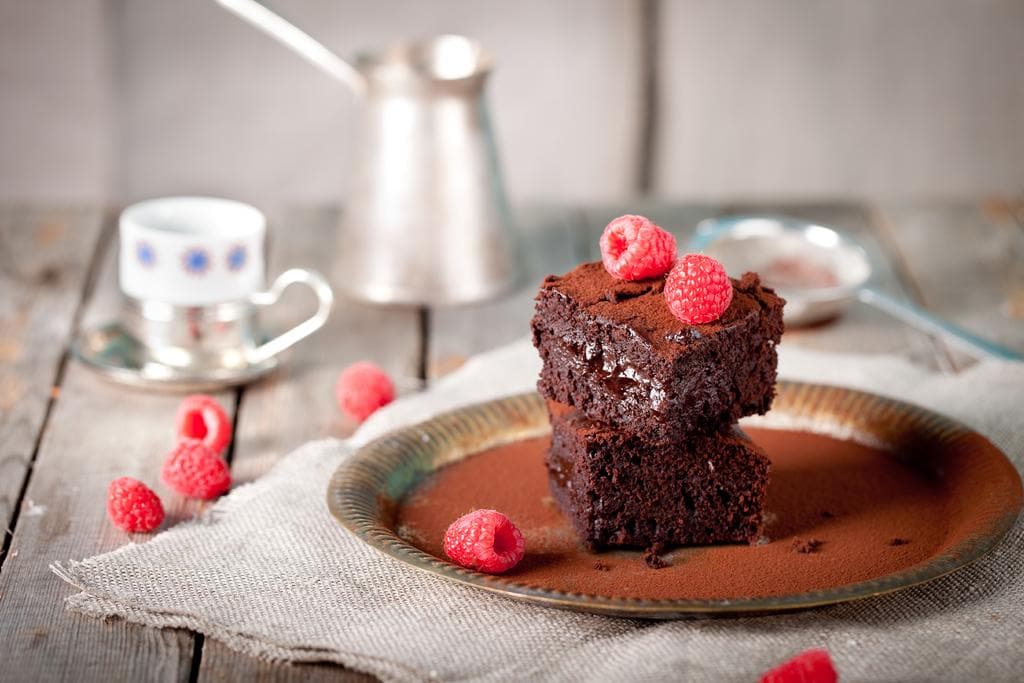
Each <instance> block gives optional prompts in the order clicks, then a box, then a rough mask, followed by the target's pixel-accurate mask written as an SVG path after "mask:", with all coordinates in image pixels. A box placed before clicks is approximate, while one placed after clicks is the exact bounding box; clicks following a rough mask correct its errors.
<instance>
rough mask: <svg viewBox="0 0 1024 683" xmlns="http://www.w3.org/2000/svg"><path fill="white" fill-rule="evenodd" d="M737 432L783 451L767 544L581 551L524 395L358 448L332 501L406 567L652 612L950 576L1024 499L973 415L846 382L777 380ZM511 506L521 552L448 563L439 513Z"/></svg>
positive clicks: (768, 601)
mask: <svg viewBox="0 0 1024 683" xmlns="http://www.w3.org/2000/svg"><path fill="white" fill-rule="evenodd" d="M744 428H745V429H747V431H748V432H749V433H750V434H751V436H752V437H753V439H754V440H755V441H756V442H758V443H760V444H761V445H762V446H763V447H764V448H765V450H766V451H767V453H768V456H769V458H770V459H771V460H772V479H771V482H770V484H769V488H768V501H767V514H766V520H767V521H766V530H765V533H766V538H765V540H764V542H763V543H759V544H756V545H752V546H746V545H721V546H710V547H702V548H681V549H677V550H673V551H671V552H669V553H667V554H666V555H665V556H664V559H665V560H666V562H667V564H668V566H667V567H665V568H662V569H657V570H655V569H651V568H650V567H648V566H647V565H646V564H645V562H644V560H643V559H642V558H641V554H640V553H639V552H634V551H615V552H608V553H600V554H593V553H588V552H587V551H586V550H585V549H583V548H582V546H580V544H579V542H578V541H577V540H576V537H575V534H574V533H573V532H572V530H571V527H569V525H568V522H567V521H566V520H565V519H564V517H562V515H561V513H560V512H559V511H558V509H557V508H556V506H555V505H554V504H553V501H552V500H551V499H550V497H549V496H548V495H547V483H546V472H545V470H544V466H543V454H544V449H545V447H546V443H547V438H548V435H549V433H550V427H549V425H548V418H547V412H546V409H545V406H544V402H543V401H542V400H541V398H540V397H539V396H537V395H536V394H525V395H521V396H515V397H511V398H507V399H502V400H498V401H492V402H489V403H484V404H480V405H475V406H470V407H467V408H463V409H461V410H457V411H454V412H451V413H447V414H445V415H441V416H439V417H437V418H434V419H432V420H429V421H428V422H425V423H423V424H419V425H414V426H411V427H407V428H404V429H400V430H398V431H395V432H393V433H391V434H389V435H387V436H385V437H382V438H381V439H379V440H377V441H374V442H373V443H370V444H368V445H367V446H365V447H363V448H362V449H360V450H359V451H358V452H357V453H355V454H354V455H353V456H352V457H351V458H349V459H348V460H347V461H346V462H345V463H344V464H343V465H342V466H341V467H339V468H338V470H337V471H336V472H335V474H334V476H333V477H332V479H331V482H330V485H329V487H328V491H327V501H328V505H329V507H330V510H331V512H332V513H333V514H334V516H335V517H336V518H337V519H338V521H340V522H341V524H342V525H343V526H345V527H346V528H347V529H349V530H350V531H352V532H353V533H355V534H356V535H357V536H359V537H360V538H362V539H363V540H364V541H366V542H367V543H368V544H370V545H371V546H373V547H374V548H376V549H378V550H380V551H382V552H384V553H386V554H388V555H391V556H392V557H394V558H397V559H399V560H401V561H403V562H406V563H407V564H409V565H410V566H412V567H416V568H417V569H420V570H423V571H426V572H430V573H433V574H436V575H439V576H442V577H445V578H447V579H451V580H453V581H458V582H460V583H464V584H469V585H472V586H477V587H479V588H483V589H485V590H488V591H492V592H495V593H500V594H502V595H505V596H508V597H510V598H514V599H518V600H525V601H530V602H537V603H542V604H547V605H552V606H556V607H563V608H569V609H575V610H581V611H587V612H596V613H602V614H612V615H620V616H630V617H642V618H675V617H683V616H692V615H697V614H741V613H753V612H775V611H780V610H789V609H800V608H806V607H814V606H818V605H826V604H831V603H837V602H844V601H848V600H855V599H859V598H865V597H868V596H872V595H879V594H881V593H888V592H891V591H895V590H899V589H901V588H906V587H908V586H912V585H915V584H919V583H922V582H924V581H928V580H930V579H934V578H936V577H938V576H942V575H944V574H947V573H949V572H952V571H954V570H956V569H958V568H960V567H963V566H965V565H967V564H968V563H970V562H972V561H973V560H976V559H977V558H979V557H981V556H982V555H984V554H985V553H986V552H988V551H989V550H990V549H991V548H992V547H993V546H994V545H995V544H996V543H997V542H998V541H999V539H1000V538H1002V537H1003V535H1004V534H1005V533H1006V532H1007V531H1008V530H1009V529H1010V527H1011V525H1012V524H1013V522H1014V520H1015V519H1016V518H1017V515H1018V514H1019V512H1020V510H1021V505H1022V492H1021V482H1020V477H1019V475H1018V474H1017V471H1016V470H1015V469H1014V467H1013V465H1011V464H1010V462H1009V461H1008V460H1007V459H1006V457H1005V456H1004V455H1003V454H1002V453H1001V452H1000V451H999V450H998V449H996V448H995V447H994V446H993V445H992V444H991V443H990V442H989V441H988V440H986V439H985V438H984V437H982V436H980V435H979V434H977V433H975V432H973V431H971V430H970V429H968V428H967V427H965V426H963V425H961V424H959V423H957V422H955V421H953V420H950V419H948V418H945V417H942V416H941V415H937V414H935V413H933V412H930V411H928V410H925V409H923V408H918V407H915V406H911V405H907V404H904V403H900V402H898V401H893V400H890V399H885V398H881V397H879V396H874V395H871V394H866V393H862V392H857V391H852V390H848V389H842V388H836V387H826V386H818V385H810V384H800V383H788V382H781V383H780V384H779V391H778V396H777V397H776V399H775V403H774V406H773V408H772V411H771V413H770V414H769V415H768V416H766V417H763V418H757V419H755V420H752V421H749V422H745V423H744ZM474 507H494V508H497V509H501V510H502V511H504V512H506V513H507V514H509V516H510V517H512V518H513V520H515V521H516V523H517V524H518V525H519V526H520V528H521V529H522V530H523V533H524V536H525V537H526V542H527V557H526V558H525V559H524V560H523V562H522V563H521V564H520V565H519V566H517V567H516V568H515V569H514V570H512V571H511V572H510V573H508V574H506V575H502V576H488V575H486V574H481V573H478V572H474V571H469V570H466V569H463V568H461V567H458V566H456V565H453V564H451V563H450V562H447V561H446V560H444V559H443V558H442V553H441V551H440V547H441V545H440V544H441V537H442V535H443V533H444V528H445V526H446V524H447V523H448V522H449V521H451V520H454V519H455V517H456V516H458V515H459V514H461V513H463V512H465V511H467V510H468V509H472V508H474Z"/></svg>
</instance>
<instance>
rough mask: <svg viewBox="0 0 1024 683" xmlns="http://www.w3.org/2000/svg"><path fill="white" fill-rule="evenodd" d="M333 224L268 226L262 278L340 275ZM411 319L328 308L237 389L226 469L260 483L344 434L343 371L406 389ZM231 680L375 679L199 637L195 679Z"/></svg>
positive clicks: (301, 304) (274, 317)
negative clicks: (357, 365) (312, 329)
mask: <svg viewBox="0 0 1024 683" xmlns="http://www.w3.org/2000/svg"><path fill="white" fill-rule="evenodd" d="M339 217H340V213H339V212H338V211H337V210H333V209H329V208H322V209H309V210H301V211H299V210H292V211H289V212H288V215H287V217H286V219H285V221H284V224H282V225H280V226H272V228H271V235H272V239H271V243H270V253H269V262H270V264H269V270H268V272H269V273H271V274H276V273H278V272H280V271H282V270H284V269H286V268H289V267H295V266H297V267H304V268H312V269H315V270H318V271H320V272H321V273H323V274H324V275H327V276H332V275H333V276H334V277H343V276H344V274H341V273H336V272H335V267H334V266H335V261H336V255H337V254H338V251H339V250H340V249H343V248H345V245H343V244H341V243H339V242H338V239H337V230H336V227H337V224H338V220H339ZM294 289H296V290H298V289H299V288H294ZM311 299H312V297H311V295H309V294H308V293H307V292H301V291H290V292H288V294H287V295H286V298H285V299H284V300H282V302H281V304H280V305H279V306H277V307H275V308H274V309H273V310H271V311H268V313H269V315H268V316H266V317H267V321H266V322H267V324H268V326H270V327H272V328H277V329H282V328H283V327H284V326H286V325H287V324H289V321H291V323H294V322H295V321H297V320H298V319H299V318H300V317H302V316H304V315H306V313H305V312H306V311H312V309H313V303H312V301H311ZM419 320H420V318H419V311H418V310H417V309H415V308H409V307H380V306H368V305H363V304H357V303H355V302H351V301H345V300H340V301H338V302H336V304H335V308H334V310H333V311H332V312H331V317H330V319H329V321H328V323H327V325H326V326H325V327H324V328H323V329H321V330H320V331H318V332H317V333H316V334H314V335H313V336H312V337H310V338H309V339H307V340H306V341H304V342H301V343H300V344H299V345H298V346H297V347H295V348H294V349H293V350H292V351H291V352H290V353H289V355H288V358H287V361H286V362H285V363H284V365H283V366H282V367H281V368H280V369H279V370H278V371H277V372H275V373H274V374H273V375H272V376H270V377H268V378H267V379H266V380H264V381H262V382H259V383H257V384H254V385H251V386H249V387H247V388H246V389H245V390H244V391H243V393H242V397H241V403H240V408H239V414H238V419H237V422H236V433H235V447H234V457H233V459H232V465H231V468H232V475H233V477H234V479H235V481H236V482H237V483H242V482H246V481H251V480H252V479H255V478H256V477H259V476H260V475H262V474H264V473H265V472H266V471H267V469H269V468H270V467H271V466H272V465H273V464H274V463H276V462H277V461H278V460H280V458H281V457H283V456H284V455H286V454H287V453H289V452H290V451H292V450H293V449H295V448H297V447H298V446H300V445H302V444H303V443H305V442H306V441H309V440H311V439H319V438H324V437H328V436H347V435H348V434H349V433H350V432H351V431H352V429H353V428H354V427H355V425H354V423H353V422H351V421H350V420H348V419H346V418H344V417H342V416H341V414H340V413H339V411H338V407H337V403H336V402H335V399H334V382H335V380H336V379H337V376H338V373H339V372H340V371H341V369H342V368H344V367H345V366H346V365H348V364H350V363H352V362H354V361H357V360H362V359H369V360H372V361H373V362H375V363H377V364H379V365H380V366H382V367H383V368H384V369H386V370H387V371H388V372H389V373H391V374H392V376H394V377H396V378H399V379H400V380H401V378H406V379H405V381H404V382H400V384H401V385H404V387H405V388H406V390H409V389H411V388H414V387H415V386H416V385H417V384H418V381H416V378H415V372H416V368H417V367H418V366H419V363H420V353H421V348H422V347H421V339H420V322H419ZM326 485H327V482H324V486H325V487H326ZM238 679H246V680H249V679H255V680H258V681H264V680H274V681H279V680H280V681H292V680H312V681H320V680H328V679H330V680H341V681H364V680H373V679H372V678H370V677H367V676H364V675H363V674H359V673H356V672H353V671H349V670H345V669H343V668H341V667H338V666H332V665H329V664H322V665H288V664H281V663H269V662H263V661H260V660H256V659H253V658H251V657H249V656H247V655H244V654H240V653H238V652H234V651H233V650H230V649H228V648H227V647H225V646H224V645H222V644H220V643H217V642H216V641H213V640H211V639H209V638H207V639H205V640H204V643H203V649H202V659H201V660H200V665H199V680H200V681H205V680H238Z"/></svg>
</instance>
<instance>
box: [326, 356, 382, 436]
mask: <svg viewBox="0 0 1024 683" xmlns="http://www.w3.org/2000/svg"><path fill="white" fill-rule="evenodd" d="M334 394H335V396H336V397H337V399H338V407H339V408H341V411H342V412H343V413H345V414H346V415H348V416H350V417H352V418H354V419H356V420H358V421H359V422H362V421H363V420H365V419H366V418H368V417H370V415H372V414H373V413H374V412H375V411H376V410H377V409H378V408H382V407H384V406H386V405H387V404H389V403H391V402H392V401H394V400H395V385H394V384H393V383H392V382H391V378H390V377H388V376H387V373H385V372H384V371H383V370H381V369H380V368H378V367H377V366H376V365H374V364H373V363H371V362H369V361H360V362H358V363H353V364H352V365H350V366H348V367H347V368H345V369H344V370H342V371H341V374H340V375H338V383H337V384H335V386H334Z"/></svg>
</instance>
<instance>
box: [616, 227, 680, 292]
mask: <svg viewBox="0 0 1024 683" xmlns="http://www.w3.org/2000/svg"><path fill="white" fill-rule="evenodd" d="M600 244H601V262H602V263H604V267H605V270H607V271H608V272H609V273H610V274H611V275H612V277H617V278H619V279H620V280H646V279H648V278H652V277H659V276H661V275H664V274H665V273H666V272H668V269H669V268H671V267H672V262H673V261H675V260H676V238H675V237H673V236H672V234H671V233H669V232H666V231H665V230H662V229H661V228H659V227H658V226H657V225H655V224H654V223H653V222H651V220H650V219H648V218H645V217H643V216H633V215H625V216H619V217H618V218H616V219H615V220H613V221H612V222H611V223H609V224H608V225H607V226H606V227H605V229H604V232H603V233H601V241H600Z"/></svg>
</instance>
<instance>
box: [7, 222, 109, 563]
mask: <svg viewBox="0 0 1024 683" xmlns="http://www.w3.org/2000/svg"><path fill="white" fill-rule="evenodd" d="M102 226H103V213H102V212H101V211H98V210H93V209H53V210H44V209H36V210H31V209H28V208H14V207H6V208H4V209H2V210H0V292H2V295H0V528H2V529H7V528H9V527H10V526H11V525H12V524H13V521H14V518H15V517H16V515H17V512H18V509H17V506H18V504H19V500H18V499H19V494H20V493H21V490H22V486H23V484H24V482H25V475H26V473H27V472H28V470H29V468H30V467H31V462H32V458H33V456H34V455H35V448H36V445H37V443H38V440H39V433H40V430H41V429H42V427H43V424H44V421H45V419H46V415H47V410H48V409H49V406H50V401H51V396H52V394H53V386H54V383H55V382H56V381H57V377H58V374H59V371H60V368H61V366H62V363H63V360H64V357H65V350H66V348H67V344H68V340H69V338H70V336H71V330H72V328H73V326H74V319H75V315H76V313H77V312H78V310H79V307H80V305H81V300H82V292H83V291H84V289H85V287H86V283H87V281H88V276H89V272H90V268H91V266H92V265H93V264H92V261H93V260H94V255H95V251H96V247H97V243H98V241H99V239H100V236H101V233H102ZM5 540H6V536H2V537H0V548H2V547H3V546H4V541H5ZM3 560H4V558H3V556H2V554H0V563H2V562H3Z"/></svg>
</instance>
